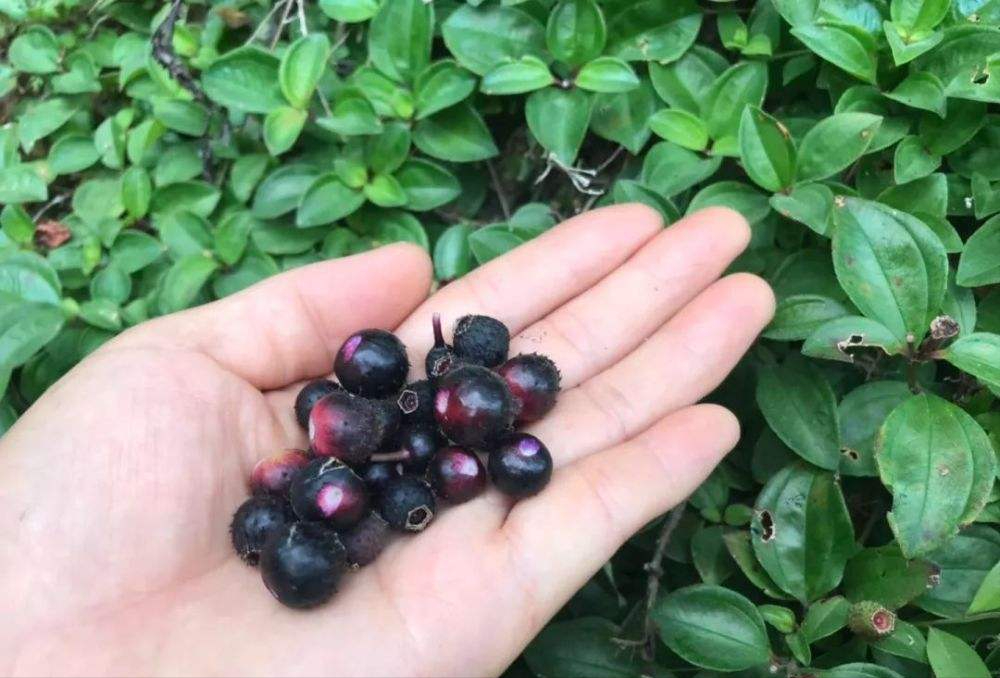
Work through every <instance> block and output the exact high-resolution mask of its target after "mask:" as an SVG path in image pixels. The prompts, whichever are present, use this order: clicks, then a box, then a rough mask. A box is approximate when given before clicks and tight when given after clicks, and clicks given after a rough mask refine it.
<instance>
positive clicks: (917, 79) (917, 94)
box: [886, 72, 948, 118]
mask: <svg viewBox="0 0 1000 678" xmlns="http://www.w3.org/2000/svg"><path fill="white" fill-rule="evenodd" d="M886 96H887V97H889V98H890V99H892V100H893V101H898V102H899V103H901V104H904V105H906V106H910V107H911V108H920V109H923V110H925V111H930V112H931V113H936V114H937V115H938V116H940V117H942V118H943V117H945V115H946V114H947V112H948V98H947V96H946V95H945V93H944V85H943V84H941V81H940V80H938V78H937V77H936V76H934V75H932V74H930V73H920V72H917V73H911V74H910V75H908V76H907V77H906V79H905V80H903V82H901V83H899V84H898V85H896V89H894V90H892V91H891V92H889V93H888V94H886Z"/></svg>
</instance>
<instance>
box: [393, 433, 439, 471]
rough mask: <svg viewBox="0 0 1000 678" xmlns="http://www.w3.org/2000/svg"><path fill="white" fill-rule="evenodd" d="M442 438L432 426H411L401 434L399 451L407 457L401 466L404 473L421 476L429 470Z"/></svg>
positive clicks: (401, 460)
mask: <svg viewBox="0 0 1000 678" xmlns="http://www.w3.org/2000/svg"><path fill="white" fill-rule="evenodd" d="M440 446H441V437H440V436H439V435H438V432H437V431H436V430H435V429H434V428H433V427H432V426H409V427H407V428H405V429H403V430H402V431H401V432H400V434H399V451H400V452H402V453H403V454H404V455H405V456H404V457H403V458H402V459H400V461H399V464H400V466H401V467H402V469H403V472H404V473H414V474H418V475H419V474H421V473H423V472H424V471H426V470H427V465H428V464H430V463H431V459H433V458H434V455H435V453H437V451H438V448H439V447H440Z"/></svg>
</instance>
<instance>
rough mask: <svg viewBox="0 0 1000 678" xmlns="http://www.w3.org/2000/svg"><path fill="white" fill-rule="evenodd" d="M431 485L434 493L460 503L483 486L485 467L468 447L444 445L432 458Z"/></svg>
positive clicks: (484, 482) (475, 493) (470, 497)
mask: <svg viewBox="0 0 1000 678" xmlns="http://www.w3.org/2000/svg"><path fill="white" fill-rule="evenodd" d="M430 479H431V487H433V488H434V492H435V493H436V494H437V496H439V497H441V498H442V499H445V500H447V501H450V502H451V503H452V504H461V503H462V502H464V501H469V500H470V499H472V498H474V497H476V496H478V495H479V494H481V493H482V491H483V490H484V489H486V469H485V468H484V467H483V462H481V461H479V457H477V456H476V454H475V453H474V452H472V451H471V450H466V449H464V448H461V447H445V448H443V449H441V450H439V451H438V453H437V455H436V456H435V457H434V459H433V460H432V461H431V468H430Z"/></svg>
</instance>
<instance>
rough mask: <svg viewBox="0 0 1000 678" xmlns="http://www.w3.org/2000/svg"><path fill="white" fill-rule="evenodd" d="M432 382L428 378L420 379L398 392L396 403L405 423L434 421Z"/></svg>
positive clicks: (429, 422) (431, 422)
mask: <svg viewBox="0 0 1000 678" xmlns="http://www.w3.org/2000/svg"><path fill="white" fill-rule="evenodd" d="M435 390H436V389H435V388H434V384H432V383H431V382H430V380H428V379H421V380H420V381H415V382H413V383H412V384H407V385H406V388H404V389H403V390H402V391H400V392H399V397H397V398H396V405H397V406H398V407H399V411H400V412H401V413H402V417H403V422H404V423H407V424H433V423H434V392H435Z"/></svg>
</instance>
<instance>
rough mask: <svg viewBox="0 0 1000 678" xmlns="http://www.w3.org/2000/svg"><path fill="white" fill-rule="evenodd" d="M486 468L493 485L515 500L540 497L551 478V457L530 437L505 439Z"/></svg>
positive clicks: (520, 436) (508, 437)
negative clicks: (536, 495) (538, 494)
mask: <svg viewBox="0 0 1000 678" xmlns="http://www.w3.org/2000/svg"><path fill="white" fill-rule="evenodd" d="M487 464H488V466H489V470H490V478H491V479H492V480H493V484H494V485H496V486H497V489H499V490H500V491H501V492H503V493H504V494H507V495H510V496H512V497H528V496H531V495H533V494H537V493H538V492H541V490H542V488H543V487H545V486H546V485H548V483H549V479H550V478H551V477H552V455H551V454H549V450H548V448H546V447H545V445H544V444H543V443H542V441H541V440H539V439H538V438H536V437H535V436H533V435H529V434H527V433H512V434H510V435H509V436H507V437H506V438H504V440H503V442H502V443H501V444H500V446H499V447H497V448H496V449H495V450H493V451H492V452H491V453H490V458H489V461H488V462H487Z"/></svg>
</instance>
